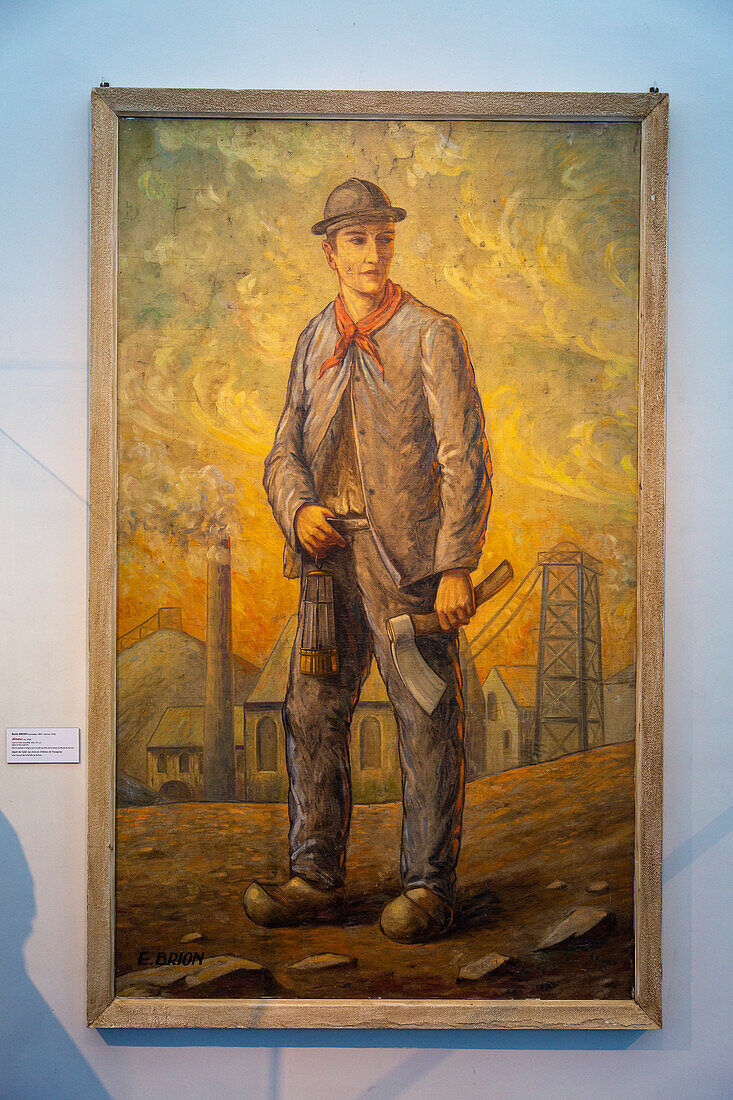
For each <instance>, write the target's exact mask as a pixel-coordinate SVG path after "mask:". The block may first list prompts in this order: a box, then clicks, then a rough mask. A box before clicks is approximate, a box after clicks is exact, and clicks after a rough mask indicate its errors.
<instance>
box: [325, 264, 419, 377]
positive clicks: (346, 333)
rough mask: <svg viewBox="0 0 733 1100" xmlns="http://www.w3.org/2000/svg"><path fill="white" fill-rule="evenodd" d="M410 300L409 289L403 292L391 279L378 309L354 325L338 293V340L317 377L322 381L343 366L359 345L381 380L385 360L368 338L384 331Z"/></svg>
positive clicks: (336, 312)
mask: <svg viewBox="0 0 733 1100" xmlns="http://www.w3.org/2000/svg"><path fill="white" fill-rule="evenodd" d="M409 297H410V295H409V294H408V293H407V291H406V290H403V289H402V287H401V286H398V285H397V284H396V283H393V282H391V281H390V280H389V279H388V280H387V283H386V286H385V293H384V297H383V298H382V301H381V302H380V303H379V305H378V306H377V308H376V309H375V310H373V311H372V312H371V313H368V314H367V315H366V317H363V318H362V319H361V321H358V322H357V323H356V324H354V322H353V321H352V320H351V318H350V317H349V315H348V313H347V312H346V306H345V305H344V301H343V298H342V297H341V295H340V294H339V296H338V297H337V299H336V301H335V302H334V312H335V314H336V327H337V328H338V330H339V338H338V340H337V342H336V347H335V348H334V349H333V355H332V356H331V357H330V358H329V359H326V360H325V362H323V363H322V364H321V369H320V371H319V374H318V377H319V378H323V375H324V374H325V373H326V371H327V370H329V369H330V368H331V367H336V366H338V365H339V363H342V362H343V360H344V357H345V355H346V353H347V351H348V350H349V348H350V347H351V345H352V344H356V345H357V346H358V347H360V348H361V349H362V351H365V352H366V353H367V355H370V356H371V357H372V359H373V360H374V362H375V363H376V364H377V366H378V367H379V369H380V371H381V373H382V378H384V367H383V366H382V360H381V359H380V358H379V352H378V351H377V348H376V345H375V344H374V341H373V340H370V339H369V337H370V336H371V334H372V333H373V332H376V330H377V329H378V328H382V326H383V325H386V324H387V321H389V320H391V318H392V317H394V315H395V313H396V312H397V310H398V309H399V308H400V306H401V305H403V304H404V303H405V302H406V301H407V300H408V298H409Z"/></svg>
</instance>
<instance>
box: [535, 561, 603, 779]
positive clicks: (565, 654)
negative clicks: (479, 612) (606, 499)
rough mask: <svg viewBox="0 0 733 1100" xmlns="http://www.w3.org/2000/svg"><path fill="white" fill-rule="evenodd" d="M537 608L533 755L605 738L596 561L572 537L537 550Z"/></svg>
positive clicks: (560, 752)
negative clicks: (539, 580) (539, 575)
mask: <svg viewBox="0 0 733 1100" xmlns="http://www.w3.org/2000/svg"><path fill="white" fill-rule="evenodd" d="M537 563H538V565H539V566H540V567H541V568H542V608H541V612H540V643H539V654H538V658H537V697H536V710H535V731H534V759H535V761H540V760H553V759H555V758H556V757H558V756H564V755H565V754H567V753H572V752H580V751H581V750H582V749H589V748H594V747H595V746H596V745H602V744H603V743H604V736H603V663H602V658H601V612H600V597H599V591H598V577H599V575H600V574H601V573H602V572H603V567H602V566H601V563H600V562H599V561H597V560H596V558H594V557H592V556H591V555H590V554H588V553H586V552H585V551H583V550H581V549H580V548H579V547H578V546H576V545H575V544H574V543H572V542H561V543H559V544H558V545H557V546H556V547H555V548H554V549H553V550H550V551H547V552H541V553H539V554H538V555H537Z"/></svg>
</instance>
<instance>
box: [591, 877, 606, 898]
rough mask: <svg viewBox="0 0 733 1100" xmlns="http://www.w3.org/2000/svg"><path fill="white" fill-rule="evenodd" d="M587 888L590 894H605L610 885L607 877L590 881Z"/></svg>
mask: <svg viewBox="0 0 733 1100" xmlns="http://www.w3.org/2000/svg"><path fill="white" fill-rule="evenodd" d="M586 890H587V891H588V893H589V894H605V893H607V892H608V890H610V886H609V885H608V883H607V882H606V881H605V879H598V880H597V881H596V882H589V883H588V885H587V886H586Z"/></svg>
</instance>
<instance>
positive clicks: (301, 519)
mask: <svg viewBox="0 0 733 1100" xmlns="http://www.w3.org/2000/svg"><path fill="white" fill-rule="evenodd" d="M334 518H335V517H334V514H333V512H332V511H331V509H330V508H322V507H321V505H320V504H301V506H300V508H299V509H298V511H297V512H296V513H295V524H294V527H295V534H296V537H297V539H298V542H299V543H300V545H301V546H302V547H303V549H304V550H306V551H307V553H309V554H310V556H311V557H312V558H322V557H323V555H324V554H327V553H328V551H329V550H330V549H331V547H333V546H346V542H345V541H344V539H343V538H342V537H341V535H340V534H339V533H338V531H336V530H335V528H333V527H332V526H331V524H330V523H329V522H328V521H329V520H330V519H334Z"/></svg>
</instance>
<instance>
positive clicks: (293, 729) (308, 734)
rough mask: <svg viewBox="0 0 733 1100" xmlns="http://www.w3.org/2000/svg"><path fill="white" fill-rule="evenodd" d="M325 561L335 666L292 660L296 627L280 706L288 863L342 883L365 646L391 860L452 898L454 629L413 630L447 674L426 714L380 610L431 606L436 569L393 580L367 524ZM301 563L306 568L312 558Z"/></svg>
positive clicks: (324, 883) (457, 730) (459, 789)
mask: <svg viewBox="0 0 733 1100" xmlns="http://www.w3.org/2000/svg"><path fill="white" fill-rule="evenodd" d="M346 540H347V546H346V547H345V548H344V549H338V550H334V551H331V552H330V553H329V555H328V558H327V559H326V562H325V565H324V568H327V569H328V570H329V572H331V573H332V574H333V577H334V581H333V585H334V603H335V619H336V634H337V638H338V648H339V661H340V670H339V672H338V674H336V675H333V676H330V677H324V678H318V677H315V676H304V675H302V673H301V672H300V668H299V660H300V640H301V636H302V631H303V598H302V587H301V603H300V615H299V622H298V632H297V635H296V638H295V644H294V646H293V652H292V657H291V662H290V679H289V682H288V689H287V693H286V697H285V703H284V706H283V721H284V725H285V734H286V756H287V766H288V775H289V779H290V794H289V810H290V870H291V874H293V875H300V876H302V877H303V878H305V879H308V880H309V881H310V882H313V883H314V884H316V885H318V886H321V887H325V888H329V887H334V886H342V885H343V883H344V878H345V871H346V844H347V840H348V835H349V824H350V819H351V779H350V769H349V730H350V724H351V718H352V715H353V713H354V708H355V706H356V704H357V702H358V699H359V693H360V691H361V687H362V684H363V683H364V681H365V679H366V677H367V675H368V673H369V668H370V665H371V660H372V655H374V656H375V658H376V661H377V665H378V666H379V671H380V673H381V675H382V678H383V680H384V682H385V684H386V687H387V694H388V696H389V699H390V702H391V703H392V706H393V708H394V712H395V715H396V718H397V728H398V734H399V755H400V764H401V768H402V803H403V818H402V847H401V859H400V871H401V878H402V887H403V889H405V890H407V889H410V888H413V887H416V886H426V887H428V888H429V889H431V890H433V891H435V892H436V893H438V894H440V895H441V896H442V897H444V898H445V899H446V900H448V901H450V900H451V899H452V895H453V889H454V885H455V868H456V862H457V860H458V849H459V845H460V836H461V817H462V813H463V791H464V776H465V767H464V756H463V701H462V696H461V674H460V665H459V661H458V644H457V639H456V637H455V636H454V635H452V634H450V635H449V634H442V633H439V634H435V635H431V636H429V637H427V638H421V639H419V641H418V647H419V649H420V652H421V654H422V656H423V657H424V658H425V660H426V661H427V663H428V664H429V665H430V666H431V667H432V668H433V669H434V671H435V672H436V673H437V674H438V676H440V677H441V679H443V680H444V681H445V682H446V684H447V685H448V686H447V688H446V691H445V693H444V695H443V697H442V699H441V701H440V703H439V704H438V706H437V708H436V709H435V711H434V712H433V714H432V715H427V714H425V712H424V711H423V710H422V709H421V707H419V706H418V704H417V703H416V702H415V700H414V699H413V697H412V695H411V694H410V693H409V691H408V690H407V689H406V687H405V686H404V684H403V683H402V680H401V679H400V677H399V674H398V672H397V669H396V668H395V665H394V662H393V660H392V654H391V652H390V646H389V639H388V636H387V630H386V620H387V619H388V618H391V617H392V616H394V615H400V614H403V613H406V612H416V611H421V612H422V611H430V610H432V608H433V604H434V601H435V595H436V591H437V587H438V581H439V578H438V577H429V578H427V579H426V580H423V581H418V582H417V583H415V584H413V585H410V586H408V587H405V588H398V587H397V586H396V584H395V583H394V581H393V580H392V578H391V577H390V575H389V573H388V572H387V570H386V568H385V566H384V563H383V562H382V559H381V557H380V556H379V552H378V550H377V547H376V545H375V543H374V539H373V537H372V534H371V532H370V531H369V530H363V531H356V532H352V533H351V534H349V535H347V536H346ZM312 567H313V565H312V563H308V562H307V561H306V562H305V563H304V572H306V571H307V569H308V568H312Z"/></svg>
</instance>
